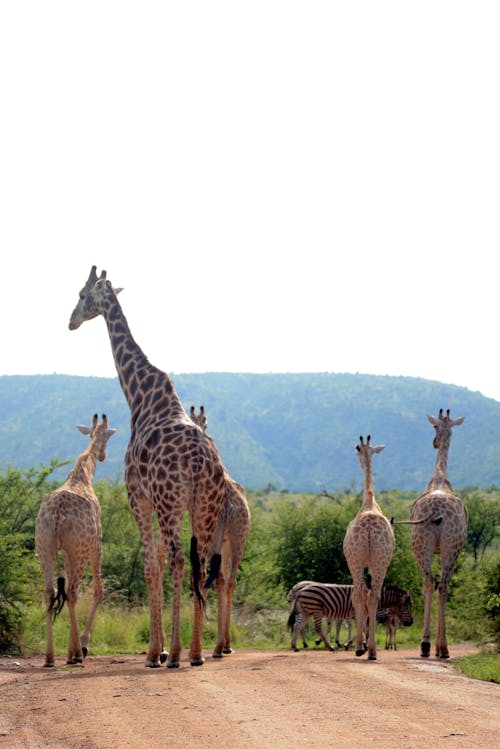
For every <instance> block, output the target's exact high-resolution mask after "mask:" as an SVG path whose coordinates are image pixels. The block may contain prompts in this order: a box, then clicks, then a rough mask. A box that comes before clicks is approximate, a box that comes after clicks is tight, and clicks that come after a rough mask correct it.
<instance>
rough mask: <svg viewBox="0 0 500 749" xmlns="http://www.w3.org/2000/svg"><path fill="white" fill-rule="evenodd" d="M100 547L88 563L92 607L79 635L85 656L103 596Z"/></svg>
mask: <svg viewBox="0 0 500 749" xmlns="http://www.w3.org/2000/svg"><path fill="white" fill-rule="evenodd" d="M101 557H102V554H101V549H100V548H98V549H96V551H95V552H94V554H93V555H92V557H91V559H90V563H91V566H92V581H93V597H92V607H91V609H90V612H89V615H88V618H87V623H86V625H85V629H84V631H83V634H82V636H81V637H80V644H81V646H82V653H83V657H84V658H86V657H87V653H88V644H89V639H90V631H91V629H92V624H93V622H94V617H95V612H96V610H97V607H98V605H99V604H100V603H101V601H102V599H103V597H104V589H103V585H102V579H101Z"/></svg>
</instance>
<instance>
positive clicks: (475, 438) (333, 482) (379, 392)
mask: <svg viewBox="0 0 500 749" xmlns="http://www.w3.org/2000/svg"><path fill="white" fill-rule="evenodd" d="M173 379H174V382H175V385H176V388H177V391H178V394H179V396H180V398H181V400H182V402H183V403H184V405H185V407H186V409H187V410H189V406H190V405H191V404H193V405H195V406H197V407H198V406H199V405H201V404H203V405H204V406H205V408H206V411H207V415H208V419H209V427H208V432H209V434H210V435H211V436H212V437H213V438H214V439H215V441H216V442H217V444H218V446H219V449H220V452H221V455H222V457H223V460H224V462H225V463H226V466H227V467H228V469H229V471H230V472H231V474H232V475H233V476H234V477H235V478H236V479H237V480H238V481H240V482H241V483H243V484H244V485H245V486H247V487H250V488H254V489H257V488H262V487H264V486H267V485H268V484H273V485H275V486H276V488H278V489H288V490H289V491H299V492H306V491H322V490H323V489H325V490H327V491H328V492H332V491H336V490H344V489H346V488H352V489H358V488H359V487H360V485H361V471H360V468H359V464H358V461H357V457H356V453H355V450H354V446H355V444H356V441H357V439H358V437H359V435H361V434H362V435H365V436H366V435H368V434H371V435H372V441H373V442H374V443H384V444H385V445H386V446H387V447H386V450H385V451H384V453H383V455H381V456H380V458H379V459H378V460H377V463H376V465H375V466H374V467H375V471H376V477H375V482H376V488H378V489H392V488H398V489H402V490H421V489H422V488H423V487H424V486H425V484H426V482H427V481H428V479H429V478H430V476H431V475H432V472H433V468H434V462H435V452H434V450H433V449H432V438H433V429H432V427H431V425H430V424H429V423H428V421H427V418H426V414H427V413H433V414H436V413H437V412H438V410H439V408H441V407H442V408H445V409H446V408H450V409H451V414H452V416H454V417H457V416H462V415H463V416H465V417H466V419H465V422H464V424H463V425H462V426H460V427H457V428H456V429H454V431H453V438H452V443H451V450H450V458H449V465H448V468H449V476H450V479H451V481H452V483H453V484H454V486H456V487H457V488H462V487H465V486H482V487H484V486H490V485H492V484H495V485H500V403H499V402H498V401H495V400H492V399H490V398H485V397H484V396H482V395H481V394H480V393H474V392H471V391H469V390H467V389H466V388H459V387H456V386H454V385H445V384H443V383H440V382H434V381H429V380H423V379H419V378H412V377H389V376H385V377H383V376H375V375H360V374H332V373H321V374H227V373H206V374H184V375H174V376H173ZM0 403H1V417H0V468H4V467H6V466H8V465H12V466H15V467H19V468H28V467H31V466H39V465H40V464H48V463H49V462H50V461H51V460H52V459H54V458H58V459H60V460H68V461H71V462H73V461H74V460H75V458H76V457H77V456H78V455H79V454H80V453H81V452H82V450H83V449H84V448H85V441H84V438H83V437H82V435H81V434H80V433H79V432H78V431H77V429H76V428H75V427H76V424H78V423H87V424H88V423H90V420H91V417H92V414H93V413H95V412H98V413H99V414H101V413H106V414H107V415H108V418H109V420H110V424H111V425H112V426H113V427H115V428H117V430H118V432H117V434H116V435H115V436H114V437H113V439H112V440H111V441H110V443H109V445H108V458H107V460H106V462H105V463H103V464H99V465H98V467H97V472H96V478H105V477H111V478H116V477H118V478H120V480H121V479H122V478H123V456H124V453H125V448H126V444H127V441H128V437H129V410H128V406H127V403H126V401H125V398H124V396H123V393H122V391H121V388H120V385H119V382H118V379H117V378H98V377H74V376H69V375H33V376H0ZM68 470H69V468H68V467H66V468H63V469H59V470H58V472H57V474H56V477H61V478H63V477H64V476H65V475H66V473H67V471H68Z"/></svg>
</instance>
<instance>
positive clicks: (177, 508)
mask: <svg viewBox="0 0 500 749" xmlns="http://www.w3.org/2000/svg"><path fill="white" fill-rule="evenodd" d="M120 291H121V289H114V288H113V286H112V285H111V283H110V281H108V280H107V279H106V271H102V273H101V276H100V278H98V277H97V274H96V266H95V265H94V266H92V269H91V271H90V275H89V277H88V279H87V282H86V283H85V286H84V287H83V288H82V290H81V291H80V299H79V301H78V304H77V305H76V307H75V309H74V311H73V313H72V315H71V319H70V323H69V328H70V330H76V329H77V328H78V327H80V325H81V324H82V323H83V322H85V321H86V320H92V319H93V318H94V317H97V316H99V315H102V316H103V317H104V319H105V321H106V325H107V328H108V333H109V338H110V342H111V348H112V351H113V356H114V360H115V365H116V370H117V372H118V378H119V380H120V384H121V387H122V390H123V393H124V395H125V398H126V400H127V403H128V405H129V407H130V427H131V434H130V441H129V444H128V447H127V452H126V455H125V484H126V486H127V491H128V497H129V502H130V507H131V509H132V512H133V514H134V516H135V519H136V521H137V524H138V526H139V530H140V534H141V540H142V544H143V547H144V555H145V563H144V576H145V580H146V583H147V587H148V593H149V603H150V619H151V626H150V640H149V650H148V654H147V656H146V666H147V667H149V668H157V667H159V666H160V663H163V662H164V661H165V660H167V657H168V660H167V666H168V667H169V668H177V667H178V666H179V665H180V655H181V650H182V643H181V637H180V603H181V586H182V580H183V576H184V554H183V552H182V548H181V539H180V530H181V522H182V518H183V515H184V511H185V510H186V508H187V509H188V510H189V515H190V519H191V529H192V537H191V552H190V558H191V565H192V586H193V592H194V596H193V598H194V621H193V633H192V639H191V645H190V649H189V656H190V660H191V665H192V666H201V665H202V663H203V662H204V658H203V655H202V625H203V609H204V598H205V596H206V590H205V586H206V587H208V586H209V585H210V584H211V582H212V581H213V579H215V578H216V577H217V573H218V569H219V566H220V560H221V556H220V549H216V550H214V549H213V548H212V542H213V539H212V537H213V534H214V530H215V526H216V523H217V519H218V517H219V512H220V509H221V506H222V501H223V498H224V492H225V484H226V482H225V474H226V472H225V468H224V466H223V464H222V461H221V459H220V456H219V453H218V451H217V448H216V447H215V445H214V443H213V442H212V440H210V439H209V438H208V437H207V436H206V435H205V434H204V433H203V431H202V430H201V429H199V427H197V426H196V425H195V424H193V422H192V421H191V419H190V418H189V416H188V415H187V413H186V411H185V410H184V408H183V406H182V403H181V401H180V399H179V397H178V395H177V393H176V390H175V387H174V384H173V382H172V380H171V378H170V377H169V376H168V375H167V374H166V373H165V372H162V371H161V370H159V369H157V368H156V367H154V366H153V365H152V364H150V362H149V361H148V359H147V358H146V356H145V354H144V353H143V351H142V350H141V348H140V347H139V346H138V345H137V343H136V342H135V340H134V338H133V337H132V334H131V332H130V328H129V326H128V323H127V320H126V318H125V315H124V314H123V311H122V308H121V306H120V303H119V301H118V299H117V294H118V293H119V292H120ZM153 513H156V516H157V518H158V524H159V528H160V537H159V538H158V542H156V540H155V537H154V532H153ZM165 551H166V553H167V554H168V557H169V565H170V571H171V574H172V581H173V593H172V633H171V642H170V653H169V654H167V653H166V652H165V651H164V647H163V645H164V637H165V635H164V632H163V627H162V604H163V587H162V582H163V573H164V569H165ZM210 552H212V553H211V559H210V574H209V577H208V578H207V577H206V564H207V562H208V557H209V553H210Z"/></svg>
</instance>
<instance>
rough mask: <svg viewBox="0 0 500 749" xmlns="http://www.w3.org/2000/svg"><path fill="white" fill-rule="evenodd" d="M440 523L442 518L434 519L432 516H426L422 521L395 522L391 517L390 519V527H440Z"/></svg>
mask: <svg viewBox="0 0 500 749" xmlns="http://www.w3.org/2000/svg"><path fill="white" fill-rule="evenodd" d="M442 522H443V518H442V516H439V517H437V518H434V517H432V515H427V517H425V518H422V520H395V519H394V518H393V517H392V518H391V525H423V524H424V523H433V525H441V523H442Z"/></svg>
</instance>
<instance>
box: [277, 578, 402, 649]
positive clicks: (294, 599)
mask: <svg viewBox="0 0 500 749" xmlns="http://www.w3.org/2000/svg"><path fill="white" fill-rule="evenodd" d="M352 592H353V586H352V585H335V584H333V583H316V582H314V581H312V580H303V581H302V582H300V583H297V584H296V585H294V587H293V588H292V589H291V590H290V592H289V593H288V600H289V601H290V602H291V603H292V608H291V610H290V615H289V617H288V626H289V628H290V629H291V630H292V645H291V647H292V650H294V651H295V652H298V648H297V637H298V634H299V632H301V633H303V629H304V627H305V625H306V624H307V622H308V621H309V619H310V618H311V617H312V619H313V621H314V628H315V630H316V633H317V635H318V637H319V639H320V641H322V642H323V643H324V644H325V647H326V648H327V649H328V650H334V649H335V648H333V647H332V645H331V644H330V642H329V641H328V638H327V637H326V635H325V634H324V632H323V628H322V626H321V621H322V618H323V617H327V618H328V619H349V618H352V617H353V616H354V607H353V604H352ZM379 606H380V609H387V608H389V607H390V608H392V609H393V611H394V612H395V613H396V614H397V616H398V617H399V619H400V620H401V621H402V622H403V624H404V626H406V627H408V626H410V625H411V624H413V617H412V614H411V597H410V594H409V593H408V591H405V590H403V589H402V588H398V587H397V586H395V585H384V586H383V587H382V595H381V599H380V604H379ZM302 639H303V641H304V647H307V643H306V642H305V640H304V635H303V634H302Z"/></svg>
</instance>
